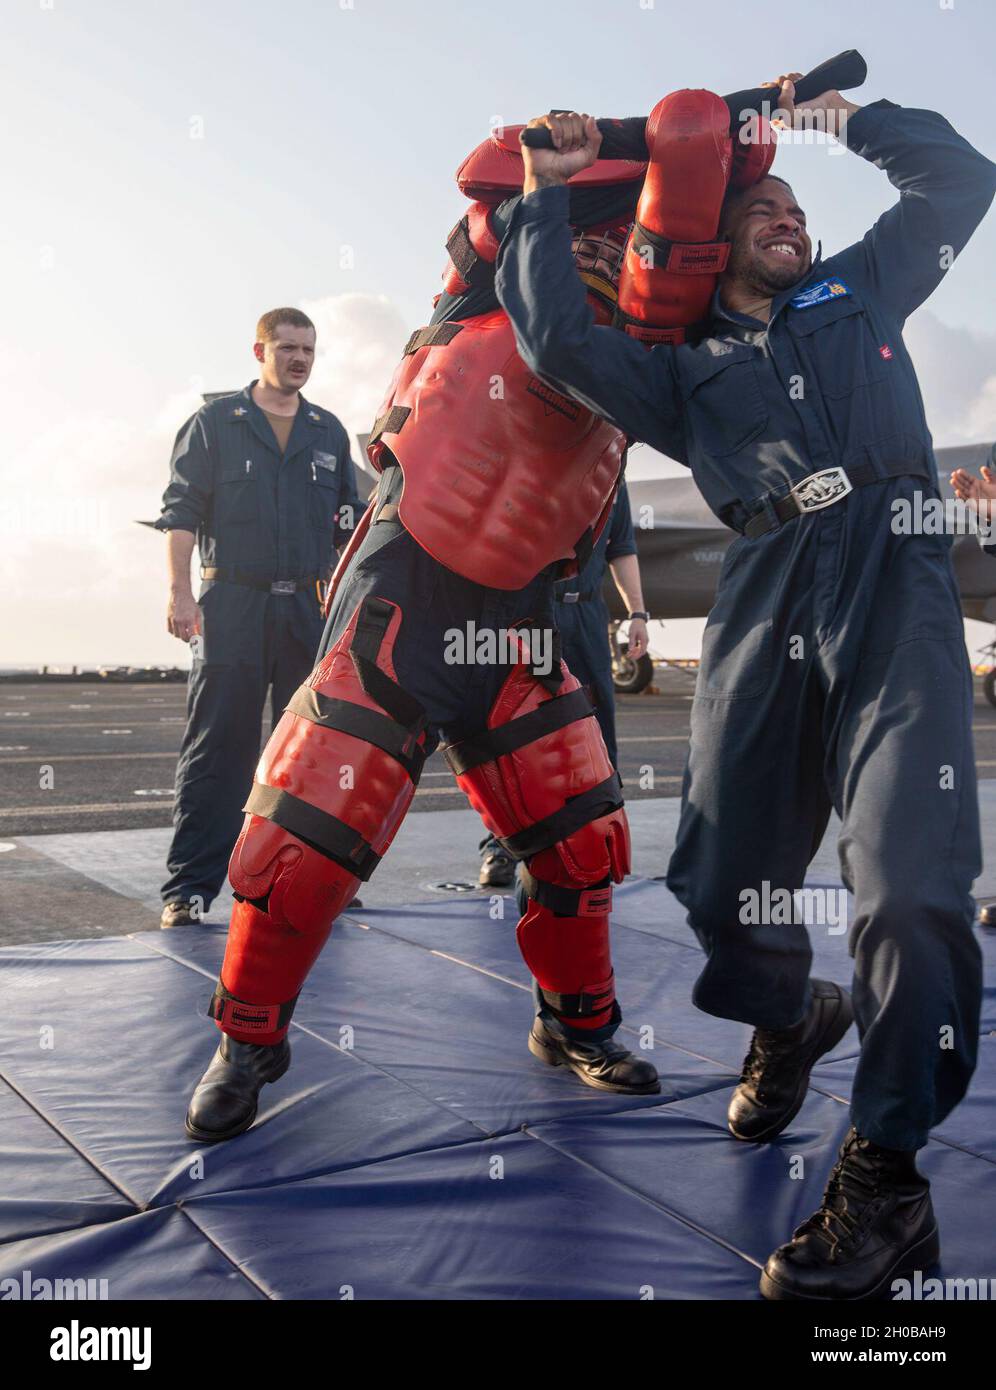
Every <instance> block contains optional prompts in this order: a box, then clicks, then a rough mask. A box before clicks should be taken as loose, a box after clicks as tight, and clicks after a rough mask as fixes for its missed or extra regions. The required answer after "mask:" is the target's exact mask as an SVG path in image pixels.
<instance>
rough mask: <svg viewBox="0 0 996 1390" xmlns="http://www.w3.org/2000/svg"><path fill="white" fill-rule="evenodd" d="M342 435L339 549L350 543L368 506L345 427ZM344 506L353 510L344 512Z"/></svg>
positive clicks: (336, 535)
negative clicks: (361, 499) (360, 486)
mask: <svg viewBox="0 0 996 1390" xmlns="http://www.w3.org/2000/svg"><path fill="white" fill-rule="evenodd" d="M342 435H343V445H344V448H343V451H342V472H341V473H340V475H339V479H340V481H339V506H338V509H337V511H336V521H335V546H336V549H337V550H341V549H342V548H343V546H345V545H348V544H349V542H350V540H351V539H352V535H353V532H354V531H355V530H356V525H357V523H358V521H359V519H360V517H361V516H362V515H363V510H364V508H365V507H366V503H365V502H361V501H360V495H359V491H358V489H357V485H356V466H355V464H354V463H353V455H352V452H351V450H350V447H349V435H348V434H347V433H346V431H345V429H343V432H342ZM344 507H349V508H350V509H351V510H350V511H349V512H344V511H343V508H344ZM340 518H341V519H340ZM347 520H348V523H349V524H348V525H344V524H343V523H344V522H346V521H347Z"/></svg>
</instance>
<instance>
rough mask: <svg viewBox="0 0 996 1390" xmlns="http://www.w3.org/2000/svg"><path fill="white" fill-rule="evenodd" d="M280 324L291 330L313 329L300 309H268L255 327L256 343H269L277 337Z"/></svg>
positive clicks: (309, 320) (312, 325)
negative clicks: (288, 326) (286, 325)
mask: <svg viewBox="0 0 996 1390" xmlns="http://www.w3.org/2000/svg"><path fill="white" fill-rule="evenodd" d="M282 323H286V324H289V325H290V326H291V328H312V329H313V328H314V326H315V325H314V324H313V323H312V322H311V319H309V318H308V315H307V314H302V313H301V310H300V309H269V310H268V311H267V312H266V313H265V314H264V315H263V317H262V318H261V319H260V321H259V323H257V325H256V342H257V343H269V342H271V341H272V340H273V339H274V338H275V337H276V336H277V329H278V328H279V327H280V325H281V324H282Z"/></svg>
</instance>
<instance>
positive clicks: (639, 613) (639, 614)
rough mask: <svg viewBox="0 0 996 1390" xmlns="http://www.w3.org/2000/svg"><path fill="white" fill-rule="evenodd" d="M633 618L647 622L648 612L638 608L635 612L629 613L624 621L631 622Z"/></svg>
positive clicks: (648, 619)
mask: <svg viewBox="0 0 996 1390" xmlns="http://www.w3.org/2000/svg"><path fill="white" fill-rule="evenodd" d="M633 618H642V619H643V621H644V622H645V623H649V622H650V614H649V613H644V612H643V611H642V610H639V609H638V610H637V612H635V613H630V614H629V615H628V616H627V618H626V621H627V622H631V621H632V619H633Z"/></svg>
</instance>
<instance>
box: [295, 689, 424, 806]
mask: <svg viewBox="0 0 996 1390" xmlns="http://www.w3.org/2000/svg"><path fill="white" fill-rule="evenodd" d="M286 708H287V709H288V710H289V711H290V713H291V714H296V715H299V716H300V718H302V719H307V720H308V721H309V722H310V723H312V724H320V725H321V726H322V728H323V729H338V730H339V731H340V732H341V733H344V734H351V735H352V736H353V738H361V739H363V741H364V743H372V744H373V745H374V747H375V748H380V749H381V750H382V751H383V752H384V753H388V754H390V756H391V757H392V758H394V760H395V761H396V762H399V763H400V764H401V766H402V767H403V768H404V769H405V771H406V772H407V773H408V776H409V777H410V778H411V779H412V781H413V782H414V783H416V784H417V783H418V779H419V777H420V775H421V772H422V766H423V764H424V763H425V753H424V752H423V751H422V749H421V748H420V747H419V745H418V742H417V735H416V734H414V733H412V731H411V729H406V728H405V727H404V725H402V724H398V723H397V722H396V721H395V720H393V719H391V718H390V717H389V716H388V715H386V714H381V712H380V711H379V710H375V709H367V708H366V706H365V705H355V704H353V703H352V701H350V700H336V699H333V698H332V697H331V696H329V695H322V694H321V693H320V692H319V691H317V690H313V689H312V687H311V686H310V685H300V686H298V688H297V690H295V692H294V694H293V695H292V696H291V698H290V701H289V702H288V704H287V706H286Z"/></svg>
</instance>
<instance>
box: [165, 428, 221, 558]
mask: <svg viewBox="0 0 996 1390" xmlns="http://www.w3.org/2000/svg"><path fill="white" fill-rule="evenodd" d="M213 478H214V470H213V466H212V463H211V435H210V427H209V422H208V418H207V412H206V411H205V410H204V409H201V410H198V412H197V414H196V415H192V416H191V417H190V419H189V420H188V421H187V423H186V424H185V425H184V426H183V428H182V429H181V430H180V433H179V434H178V435H177V436H176V442H175V444H174V445H173V456H172V458H171V459H170V464H169V483H168V484H167V487H166V491H165V492H164V493H163V505H162V514H161V515H160V517H159V519H158V521H157V522H156V529H157V530H159V531H180V530H182V531H196V530H197V528H198V527H199V526H200V525H201V523H202V522H203V521H205V520H206V518H207V514H208V511H209V510H210V506H211V497H212V494H213V491H214V482H213Z"/></svg>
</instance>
